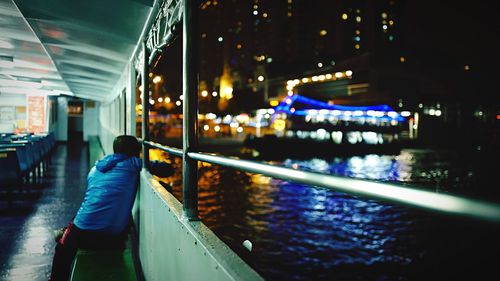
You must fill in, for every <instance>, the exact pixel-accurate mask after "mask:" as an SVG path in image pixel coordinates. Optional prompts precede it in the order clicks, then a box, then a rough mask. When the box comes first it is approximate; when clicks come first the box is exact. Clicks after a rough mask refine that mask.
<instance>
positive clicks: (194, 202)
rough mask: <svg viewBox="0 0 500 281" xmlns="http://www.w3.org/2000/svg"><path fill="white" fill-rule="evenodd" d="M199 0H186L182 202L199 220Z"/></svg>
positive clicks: (187, 214) (190, 217)
mask: <svg viewBox="0 0 500 281" xmlns="http://www.w3.org/2000/svg"><path fill="white" fill-rule="evenodd" d="M197 3H198V1H195V0H184V5H183V17H182V24H183V37H182V38H183V42H182V46H183V48H182V57H183V77H182V83H183V84H182V88H183V94H184V104H183V107H182V114H183V130H182V141H183V155H182V164H183V165H182V186H183V190H182V206H183V216H184V217H185V218H187V219H188V220H198V219H199V218H198V161H197V160H194V159H192V158H190V157H189V156H188V152H190V151H193V150H195V149H196V147H197V144H198V5H197Z"/></svg>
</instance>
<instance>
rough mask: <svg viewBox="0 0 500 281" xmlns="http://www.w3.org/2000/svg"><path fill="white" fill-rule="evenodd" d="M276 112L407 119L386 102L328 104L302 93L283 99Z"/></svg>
mask: <svg viewBox="0 0 500 281" xmlns="http://www.w3.org/2000/svg"><path fill="white" fill-rule="evenodd" d="M274 110H275V114H276V113H285V114H289V115H298V116H305V115H309V114H311V112H312V111H323V110H326V112H324V113H323V112H319V114H321V115H327V116H328V115H335V116H340V117H348V118H352V119H357V118H375V119H377V120H380V121H392V120H394V121H398V122H402V121H404V120H405V118H404V117H403V116H401V114H399V113H397V112H396V111H394V110H393V109H392V108H391V107H390V106H388V105H386V104H382V105H370V106H347V105H336V104H328V103H326V102H322V101H318V100H314V99H311V98H306V97H304V96H301V95H293V96H291V97H286V98H285V99H283V100H282V101H281V102H280V104H279V105H277V106H276V107H275V108H274ZM361 112H362V113H361Z"/></svg>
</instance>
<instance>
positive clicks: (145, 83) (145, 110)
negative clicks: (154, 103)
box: [141, 40, 149, 168]
mask: <svg viewBox="0 0 500 281" xmlns="http://www.w3.org/2000/svg"><path fill="white" fill-rule="evenodd" d="M142 48H143V54H144V58H143V60H142V75H141V76H142V99H141V103H142V126H141V129H142V139H143V141H148V140H149V52H148V47H147V46H146V40H144V41H143V42H142ZM148 162H149V147H148V146H147V145H145V144H143V145H142V167H143V168H146V167H147V166H148Z"/></svg>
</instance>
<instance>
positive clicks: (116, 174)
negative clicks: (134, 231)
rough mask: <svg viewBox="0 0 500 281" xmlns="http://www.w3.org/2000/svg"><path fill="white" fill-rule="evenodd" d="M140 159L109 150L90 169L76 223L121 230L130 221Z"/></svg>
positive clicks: (109, 231) (112, 231) (115, 230)
mask: <svg viewBox="0 0 500 281" xmlns="http://www.w3.org/2000/svg"><path fill="white" fill-rule="evenodd" d="M141 167H142V162H141V159H139V158H137V157H129V156H127V155H124V154H110V155H107V156H105V157H104V158H103V159H102V160H100V161H97V163H96V165H95V166H94V167H93V168H92V169H91V170H90V172H89V174H88V176H87V191H86V192H85V197H84V199H83V202H82V204H81V206H80V209H79V210H78V212H77V214H76V216H75V218H74V221H73V222H74V224H75V225H76V226H77V227H78V228H80V229H84V230H97V231H102V232H104V233H109V234H119V233H121V232H122V231H123V230H125V227H126V226H127V225H128V223H129V219H130V215H131V210H132V206H133V205H134V200H135V195H136V192H137V186H138V183H139V172H140V170H141Z"/></svg>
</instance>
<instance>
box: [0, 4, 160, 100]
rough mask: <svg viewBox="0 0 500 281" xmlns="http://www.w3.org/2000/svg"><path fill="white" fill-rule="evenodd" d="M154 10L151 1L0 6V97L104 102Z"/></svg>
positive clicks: (128, 61) (124, 68) (126, 63)
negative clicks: (38, 96) (63, 97)
mask: <svg viewBox="0 0 500 281" xmlns="http://www.w3.org/2000/svg"><path fill="white" fill-rule="evenodd" d="M154 5H155V1H154V0H125V1H100V0H88V1H64V0H0V15H1V17H0V23H1V25H0V26H1V27H0V85H1V88H0V92H2V93H17V94H19V93H21V94H22V93H26V92H31V93H33V92H38V93H42V94H47V95H60V94H64V95H74V96H76V97H79V98H83V99H90V100H96V101H104V100H107V99H108V96H109V94H110V93H111V92H112V90H113V89H114V88H115V86H116V84H117V82H118V81H119V80H120V76H121V75H122V74H123V72H124V71H126V67H127V65H128V64H129V63H130V61H131V58H132V56H133V55H134V52H135V51H136V47H137V45H138V42H139V40H140V38H141V36H142V34H143V32H144V29H145V26H146V24H147V22H148V20H149V18H150V13H151V11H152V8H153V6H154Z"/></svg>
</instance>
